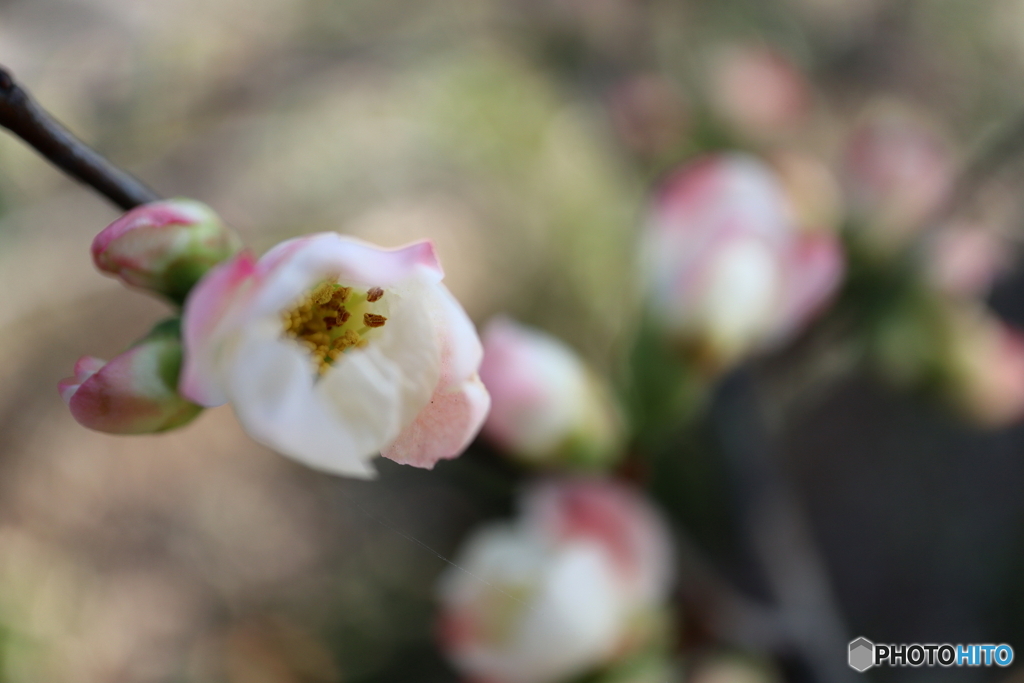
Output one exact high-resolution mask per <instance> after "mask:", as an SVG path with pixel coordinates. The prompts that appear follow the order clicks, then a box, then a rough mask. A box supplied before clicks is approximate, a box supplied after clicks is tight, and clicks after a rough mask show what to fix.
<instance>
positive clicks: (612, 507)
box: [523, 479, 673, 605]
mask: <svg viewBox="0 0 1024 683" xmlns="http://www.w3.org/2000/svg"><path fill="white" fill-rule="evenodd" d="M523 518H524V520H525V521H526V523H527V524H530V525H532V526H533V527H534V528H536V529H538V530H539V532H540V533H542V534H545V535H546V536H548V537H550V539H551V542H553V543H556V544H560V543H568V542H571V541H574V540H592V541H595V542H597V543H600V544H601V546H602V547H603V548H604V549H605V550H606V552H607V553H608V555H609V557H610V558H611V559H612V561H613V562H614V565H615V571H616V575H617V578H618V580H619V582H620V586H621V589H622V591H623V593H624V595H625V596H626V599H627V600H628V601H629V602H630V603H631V604H636V605H656V604H658V603H659V602H661V601H662V600H664V599H665V596H666V595H667V594H668V590H669V587H670V586H671V583H672V578H673V576H672V575H673V572H672V564H673V562H672V542H671V538H670V534H669V531H668V528H667V527H666V526H665V523H664V522H663V521H662V519H661V517H660V516H659V515H658V513H657V512H655V510H654V509H653V508H652V507H651V505H650V504H649V503H648V502H647V501H646V500H645V499H644V498H643V497H642V496H641V495H640V494H639V493H638V492H636V491H634V490H633V489H631V488H627V487H625V486H623V485H621V484H618V483H615V482H613V481H610V480H605V479H566V480H560V481H549V482H542V483H540V484H537V485H535V486H534V487H533V488H532V489H530V490H529V491H527V492H526V494H525V495H524V499H523Z"/></svg>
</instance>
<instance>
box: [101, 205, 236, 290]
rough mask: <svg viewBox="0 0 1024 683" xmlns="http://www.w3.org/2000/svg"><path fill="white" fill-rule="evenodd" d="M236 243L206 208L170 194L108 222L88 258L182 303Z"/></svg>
mask: <svg viewBox="0 0 1024 683" xmlns="http://www.w3.org/2000/svg"><path fill="white" fill-rule="evenodd" d="M240 248H241V242H240V240H239V239H238V237H237V236H236V235H235V233H234V232H233V231H231V230H230V229H229V228H228V227H227V226H225V225H224V223H223V222H221V220H220V218H219V217H218V216H217V214H215V213H214V212H213V210H212V209H211V208H210V207H208V206H206V205H205V204H202V203H200V202H196V201H192V200H190V199H171V200H168V201H160V202H153V203H151V204H145V205H143V206H140V207H138V208H136V209H132V210H131V211H129V212H128V213H126V214H125V215H123V216H121V217H120V218H118V219H117V220H116V221H114V222H113V223H111V224H110V225H109V226H107V227H106V228H105V229H104V230H103V231H101V232H100V233H99V234H98V235H96V238H95V239H94V240H93V243H92V257H93V261H94V262H95V263H96V267H97V268H99V269H100V270H102V271H103V272H105V273H109V274H111V275H114V276H115V277H117V278H119V279H120V280H121V281H122V282H124V283H125V284H128V285H132V286H134V287H141V288H143V289H148V290H151V291H154V292H157V293H159V294H162V295H164V296H166V297H168V298H169V299H171V300H172V301H175V302H177V303H181V302H183V301H184V300H185V297H186V296H187V295H188V293H189V291H190V290H191V289H192V286H193V285H195V283H196V282H198V281H199V279H200V278H201V277H202V276H203V275H204V274H205V273H206V271H208V270H209V269H210V268H212V267H213V266H215V265H217V264H218V263H220V262H221V261H224V260H225V259H227V258H229V257H230V256H232V255H234V254H235V253H236V252H237V251H238V250H239V249H240Z"/></svg>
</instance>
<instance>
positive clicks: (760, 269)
mask: <svg viewBox="0 0 1024 683" xmlns="http://www.w3.org/2000/svg"><path fill="white" fill-rule="evenodd" d="M642 240H643V241H642V256H643V261H642V275H643V277H644V279H645V280H646V283H647V292H648V303H649V306H650V310H651V313H652V314H653V316H654V318H655V320H656V321H657V322H658V323H659V324H660V325H661V326H662V327H663V328H664V329H665V330H666V332H668V333H669V334H670V335H673V336H675V337H677V338H679V339H680V340H681V341H682V342H684V344H685V345H686V346H687V347H689V348H690V349H691V350H692V351H693V352H694V353H695V355H696V356H697V357H698V358H699V359H701V361H703V362H704V363H706V364H707V365H709V366H710V367H711V368H712V369H720V368H721V367H723V366H727V365H729V364H731V363H733V362H735V361H737V360H738V359H740V358H742V357H743V356H745V355H746V354H748V353H751V352H754V351H758V350H762V349H765V348H768V347H770V346H772V345H774V344H777V343H779V342H780V341H782V340H785V339H787V338H789V337H791V336H792V335H793V334H795V333H796V332H798V331H799V330H800V329H801V328H802V326H803V325H805V324H806V323H807V322H808V321H809V320H810V319H811V318H812V317H813V316H814V315H815V314H817V313H818V312H820V311H821V309H822V308H823V307H824V305H825V304H826V303H827V301H828V300H829V298H830V297H831V296H832V295H833V293H834V292H835V291H836V288H837V287H838V285H839V283H840V281H841V280H842V277H843V273H844V258H843V252H842V248H841V245H840V243H839V239H838V237H837V235H836V234H835V233H834V232H832V231H831V230H827V229H824V230H811V229H806V228H803V229H802V228H801V226H798V223H797V220H796V217H795V215H794V211H793V208H792V206H791V204H790V200H789V198H788V196H787V194H786V192H785V190H784V189H783V186H782V184H781V183H780V180H779V178H778V176H777V175H776V174H775V173H774V172H773V171H772V170H771V168H769V167H768V166H767V165H766V164H764V163H763V162H761V161H760V160H758V159H757V158H755V157H751V156H748V155H744V154H740V153H729V154H718V155H714V156H708V157H705V158H703V159H700V160H698V161H696V162H693V163H691V164H688V165H686V166H684V167H683V168H681V169H679V170H677V171H676V172H675V173H673V174H672V175H670V176H669V178H668V179H667V180H666V181H665V183H664V184H663V185H662V187H661V188H660V190H659V191H658V193H657V194H656V196H655V197H654V201H653V205H652V208H651V213H650V218H649V220H648V225H647V229H646V230H645V232H644V234H643V238H642Z"/></svg>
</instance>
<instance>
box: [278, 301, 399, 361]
mask: <svg viewBox="0 0 1024 683" xmlns="http://www.w3.org/2000/svg"><path fill="white" fill-rule="evenodd" d="M383 297H384V290H383V289H381V288H380V287H373V288H371V289H369V290H367V291H366V292H365V293H357V292H356V291H355V290H354V288H353V287H345V286H343V285H341V284H339V283H337V282H321V283H320V284H319V285H317V286H316V287H314V288H313V289H312V290H311V291H310V292H309V293H308V294H306V295H305V296H304V297H303V298H302V299H301V300H300V301H299V302H298V303H297V304H296V305H295V306H293V307H292V308H290V309H288V310H286V311H285V312H284V313H282V314H281V318H282V320H283V322H284V334H285V336H286V337H289V338H291V339H294V340H295V341H297V342H299V343H300V344H302V345H303V346H305V347H306V348H307V349H309V353H310V355H311V356H312V357H313V361H314V364H315V366H316V370H317V372H318V373H319V374H321V375H322V374H324V373H325V372H327V370H328V369H329V368H330V367H331V365H333V364H334V362H335V361H336V360H338V358H340V357H341V355H342V354H343V353H345V352H346V351H348V350H349V349H358V348H362V347H364V346H366V344H367V342H368V338H367V337H368V335H371V333H372V332H373V331H374V330H376V329H377V328H379V327H384V323H386V322H387V318H385V317H384V316H383V315H381V312H382V311H383V310H384V308H385V304H386V302H382V301H381V299H382V298H383Z"/></svg>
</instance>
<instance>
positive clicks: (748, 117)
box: [710, 45, 811, 138]
mask: <svg viewBox="0 0 1024 683" xmlns="http://www.w3.org/2000/svg"><path fill="white" fill-rule="evenodd" d="M710 76H711V92H710V97H711V101H712V103H713V105H714V106H715V108H716V109H717V110H718V113H719V114H720V115H721V116H722V117H723V118H725V119H726V120H727V121H728V122H729V123H731V124H732V125H733V126H735V127H736V128H737V129H739V131H740V132H742V133H744V134H745V135H748V136H751V137H754V138H764V137H774V136H778V135H779V134H783V133H788V132H793V131H794V130H795V129H796V128H797V127H798V126H799V125H800V124H801V122H802V121H803V120H804V119H805V118H806V117H807V114H808V111H809V110H810V103H811V98H810V88H809V86H808V84H807V79H806V78H805V77H804V75H803V74H802V73H800V71H799V70H798V69H797V68H796V67H795V66H793V64H792V63H791V62H790V61H789V60H788V59H787V58H786V57H785V56H783V55H782V54H781V53H779V52H777V51H776V50H773V49H770V48H767V47H761V46H757V45H743V46H734V47H729V48H724V49H721V50H720V51H719V52H718V53H717V54H716V55H715V57H714V59H713V60H712V61H711V74H710Z"/></svg>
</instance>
